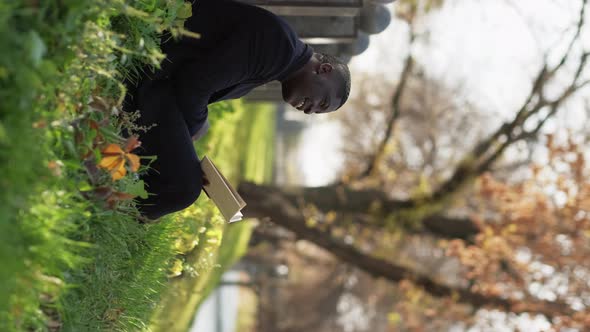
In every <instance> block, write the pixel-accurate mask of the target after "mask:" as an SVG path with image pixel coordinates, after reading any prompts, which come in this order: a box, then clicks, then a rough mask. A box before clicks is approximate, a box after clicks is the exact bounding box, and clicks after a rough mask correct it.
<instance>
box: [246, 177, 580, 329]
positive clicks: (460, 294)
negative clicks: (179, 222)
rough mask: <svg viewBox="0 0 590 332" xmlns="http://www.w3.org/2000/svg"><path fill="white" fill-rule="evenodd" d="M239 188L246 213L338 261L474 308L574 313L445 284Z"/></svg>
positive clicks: (273, 194)
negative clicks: (345, 239) (380, 256)
mask: <svg viewBox="0 0 590 332" xmlns="http://www.w3.org/2000/svg"><path fill="white" fill-rule="evenodd" d="M239 192H240V195H242V197H243V198H244V199H245V200H246V201H247V202H248V205H247V206H246V208H245V209H244V215H245V216H246V217H257V218H270V219H271V221H272V222H274V223H275V224H277V225H279V226H282V227H284V228H286V229H288V230H290V231H292V232H293V233H295V234H296V236H297V237H298V238H301V239H304V240H307V241H310V242H312V243H314V244H315V245H317V246H319V247H321V248H323V249H325V250H327V251H328V252H330V253H332V254H333V255H334V256H336V257H338V258H339V259H340V260H341V261H343V262H346V263H348V264H351V265H352V266H355V267H357V268H359V269H361V270H363V271H365V272H367V273H369V274H371V275H372V276H374V277H381V278H385V279H388V280H390V281H392V282H399V281H401V280H404V279H407V280H411V281H412V282H413V283H414V284H416V285H418V286H420V287H422V288H424V290H425V291H427V292H428V293H430V294H431V295H433V296H439V297H443V296H445V297H446V296H453V297H455V298H456V299H457V300H458V301H459V302H463V303H467V304H470V305H472V306H474V307H476V308H480V307H491V308H497V309H501V310H505V311H507V312H513V313H523V312H530V313H538V314H543V315H545V316H547V317H554V316H558V315H571V314H572V313H573V311H572V309H571V308H570V307H569V306H568V305H567V304H564V303H557V302H548V301H539V300H534V299H533V300H527V301H526V302H524V301H516V300H511V299H505V298H502V297H498V296H492V295H484V294H480V293H476V292H472V291H470V290H469V289H464V288H453V287H450V286H447V285H444V284H442V283H439V282H438V281H436V280H434V279H431V278H430V277H428V276H424V275H420V274H418V273H416V272H414V271H412V270H410V269H408V268H406V267H403V266H399V265H396V264H393V263H391V262H390V261H388V260H385V259H381V258H377V257H373V256H371V255H370V254H367V253H364V252H362V251H360V250H359V249H357V248H355V247H354V246H351V245H348V244H345V243H343V242H342V241H340V240H338V239H335V238H333V237H332V236H331V235H330V234H327V233H325V232H322V231H320V230H318V229H317V228H312V227H308V226H306V224H305V220H304V216H303V214H302V213H301V211H300V210H299V209H298V208H297V207H296V206H294V205H293V204H291V202H290V201H289V199H288V198H287V197H285V195H283V193H281V192H280V191H278V190H276V189H275V190H269V187H266V186H258V185H255V184H252V183H243V184H242V185H240V188H239Z"/></svg>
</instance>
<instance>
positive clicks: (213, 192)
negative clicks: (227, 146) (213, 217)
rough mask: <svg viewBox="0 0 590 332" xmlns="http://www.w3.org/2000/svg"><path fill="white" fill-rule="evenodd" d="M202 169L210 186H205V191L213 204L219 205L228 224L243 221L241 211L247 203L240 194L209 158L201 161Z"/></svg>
mask: <svg viewBox="0 0 590 332" xmlns="http://www.w3.org/2000/svg"><path fill="white" fill-rule="evenodd" d="M201 169H202V170H203V173H205V177H206V178H207V180H209V184H208V185H206V186H203V190H205V192H206V193H207V195H208V196H209V198H211V200H212V201H213V203H215V205H217V208H219V211H221V214H222V215H223V217H224V218H225V220H227V221H228V222H235V221H239V220H242V213H241V212H240V210H242V209H243V208H244V206H246V202H244V200H243V199H242V197H240V195H239V194H238V192H237V191H236V190H235V189H234V188H233V187H232V186H231V184H230V183H229V182H228V181H227V179H226V178H225V177H224V176H223V174H221V172H220V171H219V169H217V167H215V164H213V161H211V159H209V158H208V157H207V156H205V157H203V159H202V160H201Z"/></svg>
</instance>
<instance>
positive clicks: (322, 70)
mask: <svg viewBox="0 0 590 332" xmlns="http://www.w3.org/2000/svg"><path fill="white" fill-rule="evenodd" d="M332 69H334V67H332V65H331V64H329V63H322V64H321V65H320V66H319V67H318V74H327V73H329V72H331V71H332Z"/></svg>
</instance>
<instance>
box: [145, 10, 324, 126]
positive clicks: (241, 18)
mask: <svg viewBox="0 0 590 332" xmlns="http://www.w3.org/2000/svg"><path fill="white" fill-rule="evenodd" d="M185 28H186V29H188V30H190V31H192V32H196V33H199V34H200V35H201V38H200V39H194V38H188V37H184V38H182V39H181V40H179V41H175V40H172V39H169V38H168V39H167V40H164V41H163V42H162V50H163V51H164V52H165V53H166V54H167V58H166V60H164V62H163V63H162V69H161V70H159V71H158V72H156V74H155V75H153V77H152V78H151V79H170V80H171V81H172V85H173V90H174V94H175V96H174V97H175V99H176V101H177V105H176V106H177V107H178V109H179V110H180V111H181V112H182V114H183V117H184V119H185V122H186V124H187V126H188V129H189V133H190V134H191V135H194V133H195V132H197V131H198V130H199V129H200V128H201V127H202V126H203V124H204V123H205V120H206V119H207V113H208V110H207V105H208V104H211V103H214V102H217V101H220V100H226V99H235V98H239V97H241V96H243V95H245V94H247V93H248V92H250V91H251V90H252V89H254V88H255V87H257V86H260V85H262V84H265V83H267V82H270V81H274V80H279V81H281V80H283V79H285V78H286V77H287V76H288V75H289V74H291V73H293V72H294V71H296V70H298V69H300V68H301V67H302V66H303V65H304V64H305V63H307V62H308V61H309V59H310V58H311V56H312V53H313V50H312V49H311V47H310V46H308V45H306V44H304V43H303V42H301V41H300V40H299V39H298V38H297V35H296V34H295V32H294V31H293V29H292V28H291V27H290V26H289V25H288V24H287V23H286V22H285V21H284V20H283V19H281V18H280V17H277V16H276V15H274V14H273V13H271V12H269V11H267V10H264V9H262V8H259V7H255V6H251V5H248V4H244V3H240V2H235V1H231V0H195V2H194V3H193V15H192V17H190V18H189V19H188V20H187V21H186V22H185ZM164 38H166V36H165V37H164ZM140 84H141V83H140Z"/></svg>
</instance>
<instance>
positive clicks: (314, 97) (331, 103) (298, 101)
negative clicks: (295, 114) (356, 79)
mask: <svg viewBox="0 0 590 332" xmlns="http://www.w3.org/2000/svg"><path fill="white" fill-rule="evenodd" d="M282 93H283V99H284V100H285V102H286V103H288V104H290V105H291V106H293V107H295V108H296V109H298V110H300V111H303V112H305V113H306V114H312V113H328V112H333V111H335V110H337V109H338V108H340V106H342V105H343V104H344V103H345V102H346V100H347V99H348V95H349V93H350V72H349V70H348V66H346V64H344V63H342V62H341V61H340V60H338V59H337V58H335V57H333V56H331V55H327V54H323V53H314V54H313V56H312V57H311V58H310V59H309V61H308V62H307V63H306V64H305V65H304V66H303V67H302V68H301V69H299V70H297V71H296V72H294V73H293V74H291V75H290V76H289V77H287V79H285V80H284V81H283V82H282Z"/></svg>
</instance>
